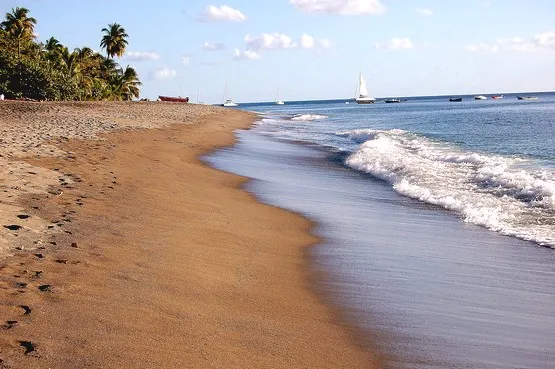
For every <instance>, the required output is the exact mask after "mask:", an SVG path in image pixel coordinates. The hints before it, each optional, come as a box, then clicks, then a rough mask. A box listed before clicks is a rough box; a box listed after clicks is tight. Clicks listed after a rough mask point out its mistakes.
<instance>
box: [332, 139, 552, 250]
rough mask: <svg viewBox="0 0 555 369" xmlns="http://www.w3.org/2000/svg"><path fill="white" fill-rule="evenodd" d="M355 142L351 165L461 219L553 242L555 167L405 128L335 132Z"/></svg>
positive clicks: (548, 242)
mask: <svg viewBox="0 0 555 369" xmlns="http://www.w3.org/2000/svg"><path fill="white" fill-rule="evenodd" d="M337 134H338V135H339V136H342V137H347V138H349V139H351V140H352V141H354V142H356V143H359V144H360V145H359V147H358V148H357V149H356V150H355V151H354V152H353V153H352V154H351V155H350V156H349V157H348V158H347V160H346V164H347V165H348V166H350V167H351V168H354V169H356V170H360V171H363V172H366V173H369V174H371V175H373V176H375V177H377V178H380V179H382V180H385V181H387V182H389V183H391V184H392V186H393V188H394V189H395V191H397V192H398V193H400V194H402V195H405V196H409V197H411V198H414V199H418V200H420V201H424V202H427V203H430V204H434V205H437V206H441V207H443V208H445V209H449V210H452V211H455V212H457V213H459V214H460V215H461V216H462V218H463V219H464V220H465V221H466V222H470V223H473V224H477V225H480V226H484V227H486V228H488V229H491V230H494V231H497V232H500V233H502V234H505V235H511V236H515V237H519V238H522V239H525V240H530V241H534V242H536V243H538V244H540V245H544V246H549V247H552V248H555V171H553V170H550V169H547V168H541V167H538V166H537V165H535V163H533V162H531V161H530V160H528V159H525V158H516V157H509V156H502V155H493V154H484V153H479V152H471V151H465V150H462V149H459V148H457V147H455V146H451V145H448V144H445V143H442V142H438V141H433V140H431V139H428V138H425V137H422V136H419V135H416V134H413V133H410V132H407V131H404V130H400V129H393V130H372V129H359V130H353V131H347V132H339V133H337Z"/></svg>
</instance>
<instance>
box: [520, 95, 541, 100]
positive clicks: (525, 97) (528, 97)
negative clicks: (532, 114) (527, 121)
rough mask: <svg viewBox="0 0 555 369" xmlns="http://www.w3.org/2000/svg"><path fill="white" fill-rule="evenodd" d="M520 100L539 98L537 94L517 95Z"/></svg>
mask: <svg viewBox="0 0 555 369" xmlns="http://www.w3.org/2000/svg"><path fill="white" fill-rule="evenodd" d="M516 98H517V99H519V100H537V99H538V97H537V96H517V97H516Z"/></svg>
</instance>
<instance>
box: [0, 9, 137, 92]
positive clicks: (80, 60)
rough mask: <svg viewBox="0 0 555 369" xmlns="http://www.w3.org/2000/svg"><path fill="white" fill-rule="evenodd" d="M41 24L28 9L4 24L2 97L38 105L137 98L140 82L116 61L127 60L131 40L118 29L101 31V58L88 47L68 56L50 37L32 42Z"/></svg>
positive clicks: (17, 11) (9, 16) (1, 35)
mask: <svg viewBox="0 0 555 369" xmlns="http://www.w3.org/2000/svg"><path fill="white" fill-rule="evenodd" d="M36 24H37V20H36V19H35V18H33V17H30V16H29V10H27V9H25V8H19V7H18V8H15V9H12V11H11V13H7V14H6V19H5V21H3V22H2V23H0V93H3V94H4V95H5V96H6V98H12V99H13V98H28V99H35V100H131V99H133V98H138V97H139V93H140V90H139V86H141V82H140V81H139V76H138V75H137V72H136V71H135V69H133V68H132V67H129V66H127V67H126V68H125V69H124V68H122V67H121V66H120V65H119V64H118V63H117V62H116V61H114V59H113V57H114V56H117V57H121V56H123V55H124V54H125V50H126V47H127V44H128V41H127V39H128V37H129V36H128V35H127V33H126V32H125V29H124V28H123V27H122V26H121V25H119V24H117V23H114V24H109V25H108V28H103V29H102V31H101V32H103V35H102V38H101V41H100V47H101V48H102V49H105V50H106V55H107V56H103V55H101V54H100V53H98V52H95V51H94V50H92V49H91V48H89V47H83V48H76V49H74V50H73V51H71V52H70V50H69V49H68V48H67V47H66V46H64V45H62V44H60V42H59V41H58V40H57V39H56V38H54V37H50V38H49V39H48V40H46V42H45V43H42V42H38V41H37V40H36V38H35V36H34V28H35V25H36Z"/></svg>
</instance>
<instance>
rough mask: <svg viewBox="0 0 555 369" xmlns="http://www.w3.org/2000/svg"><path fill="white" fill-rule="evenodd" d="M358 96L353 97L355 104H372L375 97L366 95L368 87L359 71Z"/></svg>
mask: <svg viewBox="0 0 555 369" xmlns="http://www.w3.org/2000/svg"><path fill="white" fill-rule="evenodd" d="M357 90H358V97H356V98H355V101H356V102H357V104H373V103H375V102H376V99H375V98H373V97H370V96H369V95H368V89H367V88H366V82H364V78H363V77H362V73H360V75H359V77H358V89H357Z"/></svg>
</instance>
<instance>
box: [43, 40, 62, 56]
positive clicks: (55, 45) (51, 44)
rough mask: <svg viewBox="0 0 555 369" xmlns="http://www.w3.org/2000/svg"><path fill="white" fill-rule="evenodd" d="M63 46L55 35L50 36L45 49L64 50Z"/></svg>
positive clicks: (52, 50)
mask: <svg viewBox="0 0 555 369" xmlns="http://www.w3.org/2000/svg"><path fill="white" fill-rule="evenodd" d="M62 48H63V46H62V44H60V41H58V40H57V39H56V38H55V37H50V38H49V39H48V40H46V43H45V44H44V50H46V51H49V52H57V51H62Z"/></svg>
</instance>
